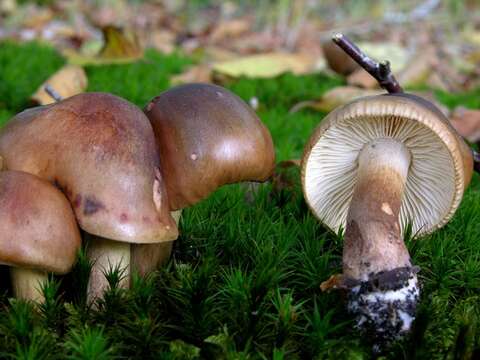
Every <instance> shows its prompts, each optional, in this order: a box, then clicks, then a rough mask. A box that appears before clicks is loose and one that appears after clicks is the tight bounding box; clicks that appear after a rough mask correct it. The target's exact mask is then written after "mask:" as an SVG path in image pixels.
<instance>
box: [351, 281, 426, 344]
mask: <svg viewBox="0 0 480 360" xmlns="http://www.w3.org/2000/svg"><path fill="white" fill-rule="evenodd" d="M419 296H420V289H419V286H418V281H417V276H416V275H412V276H411V277H410V278H409V279H408V281H406V284H405V286H403V287H401V288H399V289H396V290H386V291H382V290H375V291H371V292H361V286H360V285H358V286H356V287H354V288H353V289H351V293H350V294H349V303H348V310H349V311H350V312H351V313H353V314H355V315H356V319H357V324H356V325H357V327H358V328H360V329H369V328H370V329H375V332H376V333H377V335H378V336H379V337H380V338H383V339H387V340H392V339H396V338H399V337H400V336H402V335H403V334H404V333H405V332H408V331H409V330H410V327H411V325H412V322H413V320H414V319H415V307H416V304H417V302H418V299H419Z"/></svg>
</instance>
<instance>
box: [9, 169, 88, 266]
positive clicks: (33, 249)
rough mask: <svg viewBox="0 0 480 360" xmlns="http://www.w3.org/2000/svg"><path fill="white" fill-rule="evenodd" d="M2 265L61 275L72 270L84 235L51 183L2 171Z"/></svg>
mask: <svg viewBox="0 0 480 360" xmlns="http://www.w3.org/2000/svg"><path fill="white" fill-rule="evenodd" d="M0 214H2V216H0V263H2V264H5V265H9V266H15V267H24V268H32V269H40V270H45V271H49V272H54V273H57V274H64V273H67V272H68V271H70V269H71V268H72V266H73V264H74V263H75V258H76V254H77V251H78V250H79V248H80V243H81V239H80V233H79V230H78V227H77V223H76V221H75V215H74V214H73V211H72V208H71V206H70V203H69V202H68V200H67V199H66V198H65V196H64V195H63V194H62V193H61V192H60V191H59V190H58V189H56V188H55V187H54V186H53V185H51V184H49V183H48V182H46V181H44V180H41V179H39V178H37V177H35V176H33V175H30V174H27V173H24V172H18V171H2V172H0Z"/></svg>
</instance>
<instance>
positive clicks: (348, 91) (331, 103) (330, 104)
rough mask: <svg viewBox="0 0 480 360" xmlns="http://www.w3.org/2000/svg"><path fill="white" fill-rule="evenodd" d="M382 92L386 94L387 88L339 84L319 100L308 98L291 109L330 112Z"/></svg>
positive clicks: (291, 111)
mask: <svg viewBox="0 0 480 360" xmlns="http://www.w3.org/2000/svg"><path fill="white" fill-rule="evenodd" d="M380 94H385V90H381V89H378V90H369V89H361V88H358V87H354V86H339V87H336V88H333V89H332V90H329V91H327V92H326V93H325V94H324V95H323V96H322V97H321V98H320V99H319V100H307V101H302V102H300V103H298V104H296V105H295V106H293V107H292V108H291V109H290V113H295V112H297V111H300V110H302V109H304V108H311V109H314V110H318V111H323V112H330V111H332V110H333V109H335V108H337V107H339V106H342V105H345V104H347V103H349V102H351V101H353V100H355V99H358V98H361V97H365V96H373V95H380Z"/></svg>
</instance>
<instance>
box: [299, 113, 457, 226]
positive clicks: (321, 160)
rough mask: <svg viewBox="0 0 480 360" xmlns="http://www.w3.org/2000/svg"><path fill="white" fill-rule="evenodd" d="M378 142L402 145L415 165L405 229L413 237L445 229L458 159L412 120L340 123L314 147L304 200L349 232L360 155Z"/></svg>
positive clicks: (319, 214) (325, 220)
mask: <svg viewBox="0 0 480 360" xmlns="http://www.w3.org/2000/svg"><path fill="white" fill-rule="evenodd" d="M378 138H391V139H395V140H398V141H400V142H402V143H403V144H404V145H405V146H406V148H407V149H408V151H409V152H410V155H411V165H410V168H409V171H408V177H407V181H406V185H405V191H404V194H403V197H402V206H401V208H400V225H401V226H400V227H401V229H402V230H403V229H404V228H405V226H406V225H407V224H408V223H409V222H412V231H413V233H414V234H416V233H418V234H421V233H424V232H428V231H431V230H432V229H433V228H435V227H437V226H440V225H443V223H441V222H442V221H444V220H445V218H446V217H447V214H448V212H449V211H450V209H451V204H452V202H453V198H454V195H455V173H454V168H455V167H454V166H453V159H452V156H451V154H450V152H449V150H448V148H447V147H446V146H445V144H444V142H443V140H442V139H441V138H440V137H439V136H437V134H435V132H433V131H432V130H431V129H430V128H428V127H427V126H425V125H423V124H422V123H420V122H418V121H416V120H414V119H410V118H408V117H395V116H391V115H390V116H388V115H382V116H381V115H379V116H363V117H362V116H356V117H353V118H346V119H337V120H336V121H335V122H334V123H332V126H330V127H329V128H328V129H327V130H326V131H325V132H324V133H323V134H322V136H321V138H320V139H319V141H318V142H317V143H316V144H315V145H314V146H313V148H312V151H311V153H310V155H309V158H308V160H307V163H306V167H305V181H304V183H305V191H304V193H305V197H306V198H307V200H308V203H309V204H310V206H311V208H312V211H313V212H314V213H315V215H316V216H317V217H318V218H319V219H321V220H322V222H323V223H325V224H326V225H328V226H329V227H330V228H331V229H332V230H334V231H335V232H338V230H339V229H340V228H344V229H345V226H346V224H345V222H346V218H347V213H348V209H349V207H350V201H351V199H352V195H353V190H354V188H355V184H356V179H357V170H358V161H357V159H358V155H359V153H360V151H361V150H362V148H363V147H364V146H365V144H368V143H370V142H371V141H373V140H374V139H378Z"/></svg>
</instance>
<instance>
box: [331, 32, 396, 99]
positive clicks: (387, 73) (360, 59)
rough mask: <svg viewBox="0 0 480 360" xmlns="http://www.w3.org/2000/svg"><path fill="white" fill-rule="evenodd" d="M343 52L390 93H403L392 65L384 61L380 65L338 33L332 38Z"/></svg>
mask: <svg viewBox="0 0 480 360" xmlns="http://www.w3.org/2000/svg"><path fill="white" fill-rule="evenodd" d="M332 40H333V42H334V43H335V44H337V45H338V46H339V47H340V48H342V50H343V51H345V52H346V53H347V54H348V55H349V56H350V57H351V58H352V59H353V60H355V62H356V63H357V64H358V65H360V66H361V67H362V68H364V69H365V70H366V71H367V72H368V73H369V74H370V75H372V76H373V77H374V78H375V79H376V80H377V81H378V83H379V84H380V86H381V87H382V88H384V89H385V90H387V91H388V92H389V93H401V92H403V89H402V87H401V86H400V84H399V83H398V81H397V79H395V76H393V74H392V71H391V70H390V63H389V62H388V61H382V62H380V63H378V62H376V61H375V60H373V59H371V58H369V57H368V56H367V55H366V54H365V53H364V52H362V50H360V49H359V48H358V47H357V46H356V45H355V44H354V43H353V42H352V41H351V40H350V39H349V38H347V37H346V36H345V35H343V34H340V33H337V34H335V35H334V36H333V38H332Z"/></svg>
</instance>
